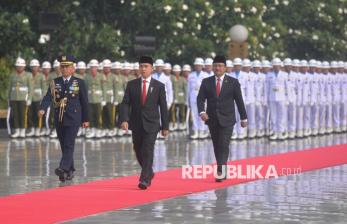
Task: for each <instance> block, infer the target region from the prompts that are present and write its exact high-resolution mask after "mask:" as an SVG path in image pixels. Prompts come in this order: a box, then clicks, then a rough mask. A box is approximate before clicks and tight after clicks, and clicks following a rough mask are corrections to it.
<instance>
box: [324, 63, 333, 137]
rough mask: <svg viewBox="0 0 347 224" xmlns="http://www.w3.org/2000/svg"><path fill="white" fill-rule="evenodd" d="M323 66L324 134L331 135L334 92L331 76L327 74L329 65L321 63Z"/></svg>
mask: <svg viewBox="0 0 347 224" xmlns="http://www.w3.org/2000/svg"><path fill="white" fill-rule="evenodd" d="M322 66H323V75H324V78H325V79H326V81H325V94H326V104H325V111H326V116H325V125H322V126H325V133H328V134H330V133H332V132H333V108H332V105H333V102H332V100H333V91H334V89H333V88H334V86H333V76H332V75H331V73H330V72H329V70H330V63H329V62H327V61H324V62H323V63H322Z"/></svg>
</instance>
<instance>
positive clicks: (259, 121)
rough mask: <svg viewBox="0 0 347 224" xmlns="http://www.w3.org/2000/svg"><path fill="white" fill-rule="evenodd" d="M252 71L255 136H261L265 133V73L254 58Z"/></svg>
mask: <svg viewBox="0 0 347 224" xmlns="http://www.w3.org/2000/svg"><path fill="white" fill-rule="evenodd" d="M252 67H253V73H254V75H255V81H254V86H255V121H256V130H257V133H256V136H257V137H263V136H264V135H265V115H266V114H265V105H266V103H267V102H266V95H265V78H266V77H265V75H264V73H262V72H261V62H260V61H259V60H254V61H253V63H252Z"/></svg>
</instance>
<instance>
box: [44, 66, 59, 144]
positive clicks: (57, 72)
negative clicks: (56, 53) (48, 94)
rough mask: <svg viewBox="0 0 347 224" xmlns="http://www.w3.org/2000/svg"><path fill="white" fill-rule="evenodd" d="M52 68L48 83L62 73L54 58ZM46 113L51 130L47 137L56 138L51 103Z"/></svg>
mask: <svg viewBox="0 0 347 224" xmlns="http://www.w3.org/2000/svg"><path fill="white" fill-rule="evenodd" d="M53 69H54V71H53V72H52V73H51V74H50V76H49V80H48V83H50V82H51V81H52V80H53V79H55V78H57V77H60V76H61V75H62V74H61V71H60V63H59V61H58V60H57V59H55V60H54V62H53ZM48 114H49V115H48ZM47 115H48V117H49V118H48V119H49V123H50V128H51V129H52V132H51V134H50V136H49V137H50V138H57V137H58V136H57V131H56V129H55V127H54V124H55V122H54V114H53V106H52V105H51V106H50V107H49V109H48V110H47V114H46V116H47Z"/></svg>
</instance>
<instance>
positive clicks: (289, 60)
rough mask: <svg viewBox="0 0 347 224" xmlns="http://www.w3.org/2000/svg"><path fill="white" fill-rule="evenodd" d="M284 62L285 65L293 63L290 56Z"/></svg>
mask: <svg viewBox="0 0 347 224" xmlns="http://www.w3.org/2000/svg"><path fill="white" fill-rule="evenodd" d="M283 64H284V65H285V66H290V65H293V61H292V59H290V58H286V59H284V61H283Z"/></svg>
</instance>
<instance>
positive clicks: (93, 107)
mask: <svg viewBox="0 0 347 224" xmlns="http://www.w3.org/2000/svg"><path fill="white" fill-rule="evenodd" d="M88 112H89V115H88V117H89V123H90V127H91V128H101V123H102V118H101V103H89V110H88Z"/></svg>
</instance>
